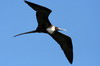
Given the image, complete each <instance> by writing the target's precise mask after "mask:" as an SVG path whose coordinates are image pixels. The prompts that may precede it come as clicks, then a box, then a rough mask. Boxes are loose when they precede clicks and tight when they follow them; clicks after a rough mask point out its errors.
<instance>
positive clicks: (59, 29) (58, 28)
mask: <svg viewBox="0 0 100 66" xmlns="http://www.w3.org/2000/svg"><path fill="white" fill-rule="evenodd" d="M58 30H60V31H66V29H62V28H58Z"/></svg>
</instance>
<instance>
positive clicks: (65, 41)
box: [14, 1, 73, 64]
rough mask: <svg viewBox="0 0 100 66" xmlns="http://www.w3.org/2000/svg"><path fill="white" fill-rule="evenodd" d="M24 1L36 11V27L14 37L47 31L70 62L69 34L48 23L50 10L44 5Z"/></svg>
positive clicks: (71, 60)
mask: <svg viewBox="0 0 100 66" xmlns="http://www.w3.org/2000/svg"><path fill="white" fill-rule="evenodd" d="M25 3H27V4H28V5H29V6H30V7H31V8H32V9H33V10H35V11H36V17H37V22H38V27H37V28H36V30H34V31H30V32H25V33H21V34H18V35H15V36H14V37H16V36H19V35H23V34H28V33H36V32H37V33H47V34H49V35H50V36H51V37H52V38H53V39H54V40H55V41H56V42H57V43H58V44H59V45H60V47H61V48H62V50H63V52H64V54H65V56H66V57H67V59H68V61H69V62H70V63H71V64H72V62H73V46H72V40H71V38H70V37H69V36H66V35H64V34H62V33H60V32H58V30H63V29H61V28H58V27H55V26H53V25H52V24H51V23H50V21H49V19H48V16H49V14H50V13H51V12H52V11H51V10H50V9H48V8H46V7H43V6H40V5H37V4H35V3H31V2H28V1H25Z"/></svg>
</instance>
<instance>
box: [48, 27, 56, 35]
mask: <svg viewBox="0 0 100 66" xmlns="http://www.w3.org/2000/svg"><path fill="white" fill-rule="evenodd" d="M47 31H48V32H49V33H50V34H53V32H54V31H55V26H50V27H49V28H47Z"/></svg>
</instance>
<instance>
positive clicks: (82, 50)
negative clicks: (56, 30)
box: [0, 0, 100, 66]
mask: <svg viewBox="0 0 100 66" xmlns="http://www.w3.org/2000/svg"><path fill="white" fill-rule="evenodd" d="M28 1H31V2H34V3H37V4H40V5H43V6H45V7H48V8H49V9H51V10H52V13H51V14H50V16H49V19H50V21H51V23H52V24H54V25H55V26H57V27H61V28H65V29H67V31H65V32H64V31H62V33H64V34H66V35H69V36H70V37H71V38H72V40H73V47H74V60H73V64H72V65H71V64H69V62H68V60H67V59H66V57H65V56H64V54H63V52H62V50H61V48H60V46H59V45H58V44H57V43H56V42H55V41H54V40H53V39H52V38H51V37H50V36H49V35H47V34H43V33H42V34H38V33H34V34H27V35H23V36H19V37H15V38H14V37H13V36H14V35H16V34H19V33H23V32H27V31H31V30H34V29H35V28H36V27H37V20H36V16H35V11H33V10H32V9H31V8H30V7H29V6H28V5H27V4H26V3H24V1H23V0H1V1H0V66H100V0H28Z"/></svg>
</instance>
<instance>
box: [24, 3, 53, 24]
mask: <svg viewBox="0 0 100 66" xmlns="http://www.w3.org/2000/svg"><path fill="white" fill-rule="evenodd" d="M25 3H27V4H28V5H29V6H30V7H31V8H32V9H33V10H35V11H36V16H37V20H38V25H39V26H40V25H46V24H47V25H51V23H50V22H49V20H48V16H49V14H50V13H51V12H52V11H51V10H50V9H48V8H46V7H43V6H40V5H38V4H35V3H31V2H28V1H25Z"/></svg>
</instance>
